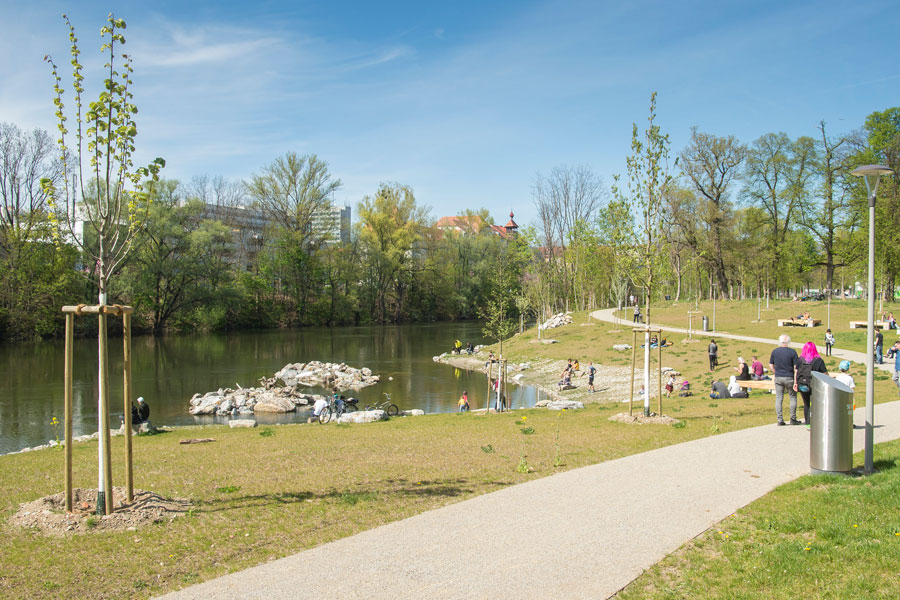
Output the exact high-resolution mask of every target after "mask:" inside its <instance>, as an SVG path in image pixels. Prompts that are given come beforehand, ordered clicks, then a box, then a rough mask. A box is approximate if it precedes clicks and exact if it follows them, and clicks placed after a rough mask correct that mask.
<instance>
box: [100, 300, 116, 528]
mask: <svg viewBox="0 0 900 600" xmlns="http://www.w3.org/2000/svg"><path fill="white" fill-rule="evenodd" d="M98 318H99V322H100V332H99V340H100V343H99V346H100V351H99V354H100V369H99V380H100V382H99V388H100V400H99V402H98V408H99V411H100V450H99V452H100V468H101V469H102V474H103V486H102V488H103V489H102V490H100V491H102V492H103V495H104V498H103V501H104V505H103V506H102V507H101V506H100V499H99V498H98V499H97V512H98V513H101V511H103V512H102V514H107V515H108V514H112V511H113V498H112V465H111V464H110V436H109V352H108V347H107V339H106V313H105V312H104V311H102V310H101V311H100V312H99V313H98ZM98 487H100V486H98Z"/></svg>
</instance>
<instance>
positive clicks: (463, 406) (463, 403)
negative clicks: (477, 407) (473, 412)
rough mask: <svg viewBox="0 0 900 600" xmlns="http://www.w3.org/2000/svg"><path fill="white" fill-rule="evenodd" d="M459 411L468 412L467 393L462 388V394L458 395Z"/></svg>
mask: <svg viewBox="0 0 900 600" xmlns="http://www.w3.org/2000/svg"><path fill="white" fill-rule="evenodd" d="M458 405H459V412H468V410H469V393H468V392H467V391H465V390H463V393H462V396H460V397H459V403H458Z"/></svg>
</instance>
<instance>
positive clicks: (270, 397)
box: [190, 361, 380, 415]
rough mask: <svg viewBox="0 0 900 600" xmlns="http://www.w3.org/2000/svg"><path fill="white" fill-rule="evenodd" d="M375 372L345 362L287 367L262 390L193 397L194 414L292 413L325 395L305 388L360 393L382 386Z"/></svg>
mask: <svg viewBox="0 0 900 600" xmlns="http://www.w3.org/2000/svg"><path fill="white" fill-rule="evenodd" d="M379 380H380V377H379V376H378V375H373V374H372V371H371V369H368V368H363V369H355V368H353V367H349V366H347V365H346V364H344V363H323V362H319V361H312V362H308V363H294V364H288V365H285V366H284V367H283V368H282V369H281V370H280V371H278V372H277V373H275V375H274V376H273V377H271V378H262V379H261V380H260V383H261V384H262V385H261V386H260V387H255V388H242V387H240V386H238V389H232V388H220V389H218V390H216V391H214V392H207V393H206V394H194V397H193V398H191V408H190V413H191V414H192V415H228V414H242V415H246V414H253V413H289V412H294V411H296V410H297V409H298V408H304V407H306V406H309V405H312V404H315V402H316V400H318V399H319V398H321V397H322V396H321V395H317V394H306V393H303V392H301V391H299V389H298V388H301V387H313V386H316V387H322V388H326V389H330V390H336V391H337V390H359V389H361V388H364V387H366V386H370V385H374V384H376V383H378V381H379Z"/></svg>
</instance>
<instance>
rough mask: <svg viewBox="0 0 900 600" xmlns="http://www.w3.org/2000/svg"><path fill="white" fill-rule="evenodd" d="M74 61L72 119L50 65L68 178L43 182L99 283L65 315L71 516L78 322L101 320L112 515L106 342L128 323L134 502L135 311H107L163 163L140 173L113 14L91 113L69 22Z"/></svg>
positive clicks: (105, 480)
mask: <svg viewBox="0 0 900 600" xmlns="http://www.w3.org/2000/svg"><path fill="white" fill-rule="evenodd" d="M63 19H64V20H65V22H66V25H67V26H68V28H69V42H70V46H71V55H72V60H71V64H72V90H73V91H74V102H75V107H74V111H70V112H71V115H70V114H68V113H67V111H66V107H65V105H64V103H63V94H64V90H63V87H62V77H61V75H60V72H59V69H58V68H57V66H56V63H55V62H54V61H53V59H52V58H51V57H50V56H49V55H47V56H45V57H44V60H45V61H47V62H48V63H49V64H50V66H51V68H52V73H53V78H54V86H53V91H54V99H53V103H54V105H55V107H56V119H57V128H58V129H59V133H60V135H59V139H58V144H59V149H60V156H59V160H60V161H61V164H62V169H63V177H62V181H61V182H60V183H57V182H54V181H50V180H44V181H42V185H43V187H44V191H45V193H46V194H47V196H48V199H49V201H48V204H49V205H50V207H51V211H50V217H51V219H52V220H53V223H54V225H55V227H54V230H55V232H54V233H55V237H56V242H57V244H58V245H61V244H62V243H64V242H65V243H73V244H75V245H76V246H77V247H78V248H79V249H80V250H81V252H82V254H83V256H84V261H85V264H86V265H87V268H86V269H85V275H86V276H87V277H89V278H90V279H92V280H93V281H94V282H96V284H97V287H98V292H99V293H98V305H97V306H81V305H79V306H78V307H64V308H63V312H65V313H66V354H67V356H66V396H67V398H66V411H67V412H66V432H65V444H66V509H67V510H71V509H72V506H71V495H72V488H71V460H72V459H71V456H72V455H71V437H72V429H71V414H70V413H71V385H72V384H71V376H72V374H71V365H72V355H71V350H72V330H73V327H74V316H75V314H97V315H98V319H99V333H98V345H99V361H98V363H99V367H98V370H99V393H98V398H97V405H98V427H99V435H98V446H99V448H98V470H99V474H98V484H97V488H98V489H97V513H98V514H109V513H110V512H112V509H113V503H112V500H113V499H112V481H111V466H110V450H109V446H110V439H109V438H110V432H109V378H108V360H107V342H106V326H107V323H106V319H107V315H108V314H116V315H122V317H123V325H124V329H125V331H124V334H125V336H124V337H125V394H126V395H125V403H124V412H125V422H126V428H125V429H126V432H127V434H128V435H126V440H127V442H126V453H127V465H126V478H127V484H128V486H127V487H128V501H131V493H132V486H131V437H130V433H131V427H130V425H131V410H130V405H131V401H130V394H131V391H130V381H129V380H130V376H129V372H130V358H131V357H130V316H131V315H130V313H131V308H130V307H122V306H118V305H116V306H109V305H107V299H108V298H107V294H108V291H109V282H110V280H111V278H112V276H113V274H114V273H115V272H116V270H117V269H118V268H119V267H120V266H121V264H122V262H123V261H124V260H125V258H126V257H127V256H128V254H129V252H130V250H131V249H132V245H133V243H134V240H135V237H136V236H137V234H138V233H139V232H140V230H141V229H142V227H143V225H144V223H145V221H146V217H147V209H148V206H149V201H150V191H151V189H152V186H153V184H154V183H155V182H156V181H158V179H159V171H160V169H162V168H163V167H164V166H165V161H164V160H163V159H161V158H156V159H154V160H153V161H151V162H150V163H149V164H148V165H147V166H144V167H137V168H135V167H134V163H133V156H134V152H135V139H136V137H137V126H136V124H135V120H134V118H135V115H136V114H137V111H138V109H137V106H136V105H135V104H134V103H133V102H132V93H131V84H132V81H131V75H132V72H133V71H132V67H131V58H130V57H129V56H128V55H127V54H125V53H123V52H122V51H121V47H122V46H123V45H124V44H125V37H124V35H123V34H122V32H123V31H124V29H125V21H124V20H123V19H117V18H115V17H114V16H113V14H112V13H110V15H109V16H108V17H107V24H106V25H104V26H103V27H102V28H101V29H100V36H101V38H102V40H103V43H102V44H101V46H100V52H101V53H102V54H103V55H104V57H105V58H106V63H105V65H104V75H105V77H104V79H103V87H102V90H101V91H100V93H99V95H98V98H97V100H95V101H92V102H90V103H89V104H88V105H87V107H85V105H84V102H85V101H86V99H85V95H86V94H85V87H84V76H83V75H82V71H83V69H84V67H83V65H82V64H81V61H80V58H79V55H80V54H81V51H80V50H79V47H78V39H77V37H76V35H75V28H74V26H73V25H72V23H71V22H70V21H69V18H68V17H67V16H66V15H63ZM70 117H71V118H72V119H73V124H74V140H72V139H70V137H69V133H70V131H69V125H68V122H69V119H70Z"/></svg>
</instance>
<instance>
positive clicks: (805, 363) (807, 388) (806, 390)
mask: <svg viewBox="0 0 900 600" xmlns="http://www.w3.org/2000/svg"><path fill="white" fill-rule="evenodd" d="M813 371H817V372H819V373H825V374H826V375H828V369H827V368H826V367H825V361H824V360H823V359H822V357H821V356H819V350H818V348H816V345H815V344H814V343H812V342H806V344H804V345H803V349H802V350H801V351H800V362H799V363H797V391H798V392H800V397H801V398H802V399H803V421H804V423H805V425H806V426H807V427H809V424H810V422H811V417H810V414H811V410H812V407H811V406H810V403H809V400H810V394H811V389H812V388H811V386H812V374H813Z"/></svg>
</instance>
